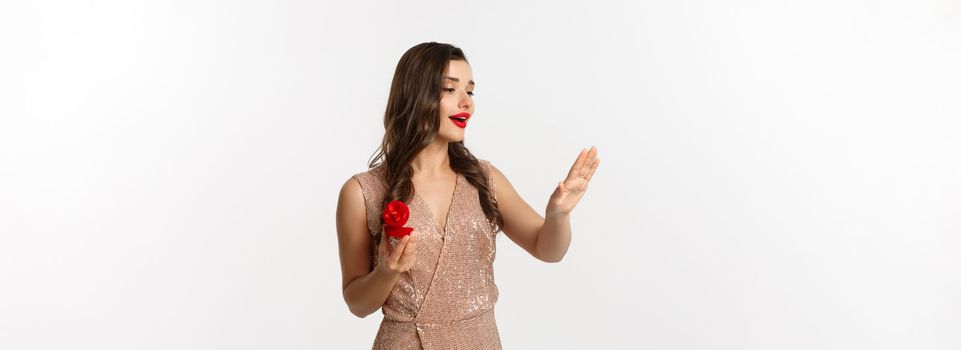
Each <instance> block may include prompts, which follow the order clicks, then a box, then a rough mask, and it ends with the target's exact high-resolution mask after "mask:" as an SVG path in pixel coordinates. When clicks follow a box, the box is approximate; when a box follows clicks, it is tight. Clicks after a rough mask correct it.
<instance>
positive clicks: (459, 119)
mask: <svg viewBox="0 0 961 350" xmlns="http://www.w3.org/2000/svg"><path fill="white" fill-rule="evenodd" d="M448 118H449V119H450V120H451V121H452V122H454V125H457V127H459V128H461V129H463V128H466V127H467V119H470V113H467V112H461V113H457V114H454V115H452V116H450V117H448Z"/></svg>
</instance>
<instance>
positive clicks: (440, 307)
mask: <svg viewBox="0 0 961 350" xmlns="http://www.w3.org/2000/svg"><path fill="white" fill-rule="evenodd" d="M481 164H482V166H483V167H484V169H485V171H487V172H488V174H490V162H489V161H486V160H481ZM353 177H354V178H356V179H357V180H358V181H359V182H360V186H361V188H362V189H363V192H364V200H365V202H366V203H367V226H368V229H369V230H370V234H371V235H372V236H373V237H372V238H376V237H379V236H380V235H381V226H380V225H381V223H380V215H381V212H382V210H383V207H382V203H383V200H384V195H385V193H386V187H387V185H386V179H385V177H384V168H383V166H380V165H379V166H376V167H374V168H372V169H370V170H368V171H366V172H363V173H359V174H355V175H353ZM490 178H491V177H490V176H488V179H489V181H491V180H490ZM489 186H490V188H491V189H493V183H492V182H489ZM407 205H408V207H409V208H410V218H409V219H408V221H407V225H406V226H407V227H413V228H414V232H416V234H417V235H418V236H417V252H416V253H417V259H416V260H415V262H414V266H413V268H412V269H411V270H410V271H408V272H405V273H403V274H401V277H400V279H399V280H398V281H397V284H396V285H394V289H393V290H392V291H391V292H390V295H389V296H388V297H387V301H386V302H385V303H384V305H383V306H382V308H381V310H382V313H383V315H384V318H383V320H382V321H381V324H380V329H378V331H377V336H376V338H375V339H374V344H373V349H501V342H500V335H499V334H498V332H497V325H496V323H495V322H494V304H495V303H496V302H497V295H498V292H497V286H496V285H495V284H494V269H493V268H494V266H493V263H494V255H495V250H496V244H495V238H496V235H497V232H495V231H494V229H493V226H492V225H491V222H490V221H489V220H488V219H487V217H486V216H485V215H484V211H483V210H482V209H481V206H480V200H479V197H478V193H477V189H476V188H475V187H474V186H472V185H471V184H470V182H468V181H467V179H466V178H465V177H464V176H463V175H461V174H457V180H456V181H455V186H454V196H453V200H452V201H451V203H450V209H449V210H448V214H447V220H446V222H447V224H446V227H444V228H440V227H438V224H437V223H438V222H440V221H439V220H436V219H435V218H434V214H433V213H432V212H431V209H430V207H429V206H428V205H427V202H426V201H425V200H424V199H422V198H421V197H420V196H418V195H417V194H416V193H415V194H413V195H412V196H411V199H410V201H409V202H408V203H407ZM372 241H373V242H376V239H372ZM376 254H377V249H376V245H375V244H373V243H372V244H371V256H372V260H373V262H372V264H371V266H373V264H374V263H376V262H377V258H376Z"/></svg>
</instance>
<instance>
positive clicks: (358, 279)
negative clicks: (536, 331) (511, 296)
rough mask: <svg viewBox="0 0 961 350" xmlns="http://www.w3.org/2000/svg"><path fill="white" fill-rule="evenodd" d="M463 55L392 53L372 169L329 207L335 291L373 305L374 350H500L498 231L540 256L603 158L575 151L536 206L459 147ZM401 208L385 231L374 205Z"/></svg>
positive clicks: (469, 80) (465, 116)
mask: <svg viewBox="0 0 961 350" xmlns="http://www.w3.org/2000/svg"><path fill="white" fill-rule="evenodd" d="M473 79H474V78H473V75H472V73H471V67H470V65H469V64H468V62H467V58H466V57H465V56H464V53H463V52H462V51H461V50H460V49H459V48H457V47H454V46H452V45H448V44H443V43H436V42H428V43H422V44H419V45H416V46H414V47H412V48H410V49H409V50H408V51H407V52H406V53H405V54H404V55H403V56H402V57H401V59H400V62H399V63H398V64H397V68H396V71H395V72H394V78H393V82H392V83H391V89H390V96H389V98H388V100H387V111H386V113H385V114H384V127H385V129H386V130H385V134H384V139H383V142H382V143H381V145H380V148H379V152H378V154H377V155H376V156H375V157H374V159H373V160H372V161H371V162H370V163H369V167H370V169H369V170H368V171H366V172H363V173H358V174H355V175H353V176H351V178H350V179H348V180H347V182H346V183H344V185H343V187H342V188H341V191H340V198H339V201H338V204H337V237H338V241H339V249H340V261H341V270H342V273H343V285H342V287H343V292H344V300H345V301H346V302H347V306H348V308H349V309H350V311H351V313H353V314H354V315H356V316H358V317H365V316H367V315H369V314H371V313H373V312H375V311H377V309H378V308H382V310H383V314H384V319H383V320H382V322H381V324H380V329H379V330H378V332H377V336H376V338H375V340H374V345H373V348H375V349H420V348H424V349H454V348H458V349H461V348H469V349H475V348H476V349H499V348H501V343H500V336H499V335H498V332H497V326H496V324H495V322H494V313H493V310H494V304H495V302H496V301H497V295H498V291H497V286H496V285H495V284H494V275H493V262H494V255H495V248H496V245H495V236H496V233H497V232H498V231H503V232H504V233H505V234H506V235H507V237H509V238H510V239H511V240H512V241H514V242H515V243H517V244H518V245H519V246H521V247H522V248H523V249H524V250H526V251H527V252H529V253H530V254H531V255H533V256H534V257H535V258H537V259H540V260H542V261H545V262H558V261H560V260H561V258H563V257H564V254H565V253H566V252H567V248H568V246H569V245H570V241H571V228H570V213H571V210H573V209H574V206H575V205H576V204H577V202H578V201H579V200H580V199H581V197H582V196H583V195H584V193H585V191H586V190H587V185H588V182H589V181H590V180H591V177H592V175H593V174H594V172H595V171H596V170H597V166H598V164H599V163H600V159H599V158H597V150H596V148H594V147H591V149H590V150H586V149H585V150H581V153H580V154H579V155H578V156H577V159H576V160H575V161H574V165H573V166H572V167H571V169H570V171H569V172H568V174H567V176H566V178H565V179H564V180H563V181H561V182H559V183H558V184H557V189H556V190H555V191H554V193H553V194H551V197H550V200H549V202H548V205H547V210H546V212H545V216H544V217H541V216H540V215H539V214H538V213H537V212H535V211H534V210H533V209H532V208H531V207H530V206H529V205H528V204H527V203H526V202H525V201H524V200H523V199H521V197H520V196H518V194H517V192H516V191H515V190H514V188H513V187H512V186H511V184H510V182H509V181H507V178H505V177H504V174H502V173H501V172H500V171H499V170H498V169H497V168H496V167H495V166H493V165H492V164H491V162H489V161H486V160H479V159H477V158H475V157H474V155H473V154H471V152H470V151H468V150H467V148H466V147H465V146H464V134H465V130H466V128H467V125H468V124H469V123H470V122H469V120H470V119H472V118H473V114H474V102H473V94H474V93H473V90H474V85H475V84H474V80H473ZM393 200H400V201H403V202H404V203H406V204H407V205H408V207H409V209H410V218H409V221H408V222H407V224H406V225H405V226H407V227H411V228H413V229H414V230H413V232H412V233H410V234H408V235H407V236H404V237H403V238H401V239H399V240H395V238H393V237H390V238H387V237H385V236H384V226H383V225H384V223H383V219H382V216H381V214H382V211H383V209H384V206H385V204H386V203H388V202H390V201H393Z"/></svg>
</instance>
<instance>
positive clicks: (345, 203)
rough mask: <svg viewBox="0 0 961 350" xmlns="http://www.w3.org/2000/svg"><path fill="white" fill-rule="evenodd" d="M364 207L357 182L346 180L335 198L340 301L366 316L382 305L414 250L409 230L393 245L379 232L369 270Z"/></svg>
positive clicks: (413, 239)
mask: <svg viewBox="0 0 961 350" xmlns="http://www.w3.org/2000/svg"><path fill="white" fill-rule="evenodd" d="M366 210H367V209H366V206H365V204H364V194H363V192H362V191H361V188H360V184H359V183H357V181H356V180H354V179H349V180H347V182H346V183H345V184H344V186H343V187H342V188H341V190H340V197H339V199H338V201H337V240H338V243H339V247H340V267H341V273H342V275H343V281H342V289H343V293H344V301H345V302H347V307H348V308H349V309H350V312H351V313H352V314H354V315H356V316H357V317H366V316H367V315H370V314H372V313H374V312H375V311H377V309H379V308H380V307H381V306H382V305H384V302H385V301H386V300H387V297H388V296H389V295H390V291H391V290H392V289H393V288H394V284H396V283H397V280H398V279H399V278H400V274H401V273H402V272H404V271H407V270H409V269H410V267H411V266H413V263H414V252H415V251H416V238H414V235H413V233H412V234H411V235H408V236H406V237H404V238H403V239H401V240H400V241H399V242H398V243H397V246H396V247H390V245H389V244H388V243H387V241H388V239H387V238H386V237H383V236H382V237H381V240H380V241H381V244H380V246H379V247H378V250H379V251H380V254H379V256H380V259H379V260H378V263H377V266H376V267H375V268H374V269H373V271H371V269H370V244H371V240H370V230H369V229H368V228H367V211H366Z"/></svg>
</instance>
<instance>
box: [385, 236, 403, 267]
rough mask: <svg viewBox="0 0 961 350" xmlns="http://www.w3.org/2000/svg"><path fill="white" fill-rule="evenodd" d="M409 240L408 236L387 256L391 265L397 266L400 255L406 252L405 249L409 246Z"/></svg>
mask: <svg viewBox="0 0 961 350" xmlns="http://www.w3.org/2000/svg"><path fill="white" fill-rule="evenodd" d="M407 240H408V238H407V236H404V238H401V239H400V243H397V246H396V247H394V252H393V253H391V254H390V255H388V256H387V259H388V260H389V261H390V263H391V265H396V264H397V261H398V260H400V255H401V253H403V252H404V247H406V246H407Z"/></svg>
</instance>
